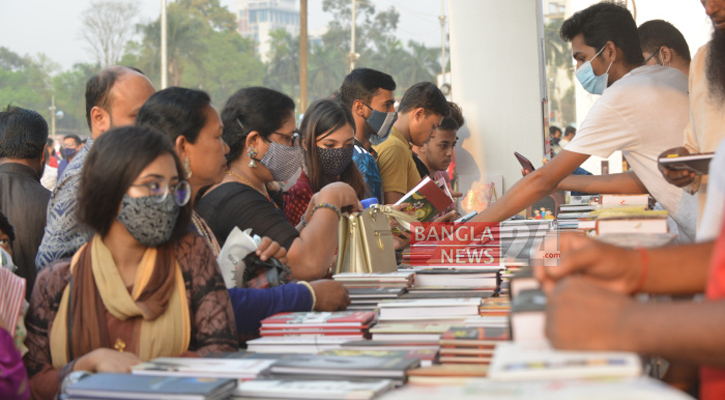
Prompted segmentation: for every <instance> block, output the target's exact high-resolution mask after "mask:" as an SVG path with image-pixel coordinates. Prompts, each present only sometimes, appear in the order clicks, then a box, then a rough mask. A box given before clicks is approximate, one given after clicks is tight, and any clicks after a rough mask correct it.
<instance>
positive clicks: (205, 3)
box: [177, 0, 237, 32]
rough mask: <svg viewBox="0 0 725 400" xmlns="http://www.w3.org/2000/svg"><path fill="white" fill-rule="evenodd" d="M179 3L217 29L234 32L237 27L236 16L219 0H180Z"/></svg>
mask: <svg viewBox="0 0 725 400" xmlns="http://www.w3.org/2000/svg"><path fill="white" fill-rule="evenodd" d="M177 4H178V5H179V7H181V8H183V9H184V10H186V11H189V12H191V13H193V14H194V15H195V17H197V18H200V19H202V20H205V21H207V22H208V23H209V25H210V26H211V27H212V28H213V29H215V30H217V31H224V32H233V31H235V30H236V29H237V18H236V16H235V15H234V14H233V13H232V12H230V11H229V10H228V9H227V8H226V7H222V6H221V5H220V4H219V0H179V1H178V3H177Z"/></svg>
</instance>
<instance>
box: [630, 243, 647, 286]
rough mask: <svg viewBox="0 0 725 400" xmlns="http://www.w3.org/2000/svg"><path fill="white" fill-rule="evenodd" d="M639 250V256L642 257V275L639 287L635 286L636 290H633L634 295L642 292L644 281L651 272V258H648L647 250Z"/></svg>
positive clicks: (639, 248) (642, 248) (638, 283)
mask: <svg viewBox="0 0 725 400" xmlns="http://www.w3.org/2000/svg"><path fill="white" fill-rule="evenodd" d="M637 250H639V254H640V255H641V256H642V273H641V274H640V276H639V281H638V282H637V286H635V287H634V290H632V294H635V293H637V292H639V291H641V290H642V286H644V280H645V279H647V272H648V270H649V257H647V250H646V249H645V248H644V247H638V248H637Z"/></svg>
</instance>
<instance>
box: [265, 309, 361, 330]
mask: <svg viewBox="0 0 725 400" xmlns="http://www.w3.org/2000/svg"><path fill="white" fill-rule="evenodd" d="M374 318H375V312H372V311H333V312H284V313H278V314H275V315H273V316H271V317H268V318H265V319H263V320H262V328H286V329H289V328H312V327H315V328H322V329H326V328H341V327H354V328H365V327H367V325H368V323H370V322H371V321H372V320H373V319H374Z"/></svg>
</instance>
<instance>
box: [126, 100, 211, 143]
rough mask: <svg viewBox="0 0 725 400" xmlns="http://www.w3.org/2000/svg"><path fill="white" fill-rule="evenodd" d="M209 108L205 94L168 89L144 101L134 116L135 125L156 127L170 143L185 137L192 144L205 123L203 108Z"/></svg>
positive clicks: (208, 101)
mask: <svg viewBox="0 0 725 400" xmlns="http://www.w3.org/2000/svg"><path fill="white" fill-rule="evenodd" d="M210 105H211V99H210V98H209V95H208V94H206V92H203V91H201V90H195V89H187V88H180V87H169V88H166V89H164V90H161V91H158V92H156V93H154V94H153V95H152V96H151V97H150V98H149V99H148V100H146V103H144V105H143V106H141V109H140V110H139V111H138V114H137V115H136V125H138V126H148V127H151V128H156V129H158V130H159V131H161V132H163V133H165V134H166V135H167V136H168V137H169V139H171V142H172V143H175V142H176V138H177V137H179V136H184V137H185V138H186V140H188V141H189V143H192V144H194V143H196V140H197V139H198V138H199V132H201V130H202V129H203V128H204V125H205V124H206V114H205V113H204V109H205V108H206V107H207V106H210Z"/></svg>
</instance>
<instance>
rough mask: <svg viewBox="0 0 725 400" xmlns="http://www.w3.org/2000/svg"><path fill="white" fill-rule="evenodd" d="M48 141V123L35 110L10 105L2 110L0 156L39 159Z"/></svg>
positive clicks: (0, 113) (0, 116)
mask: <svg viewBox="0 0 725 400" xmlns="http://www.w3.org/2000/svg"><path fill="white" fill-rule="evenodd" d="M47 143H48V123H47V122H45V119H44V118H43V117H42V116H41V115H40V114H38V113H37V112H35V111H33V110H28V109H25V108H20V107H15V106H11V105H8V106H7V108H6V109H5V110H4V111H0V158H14V159H23V160H34V159H39V158H41V157H42V156H43V149H44V148H45V145H46V144H47Z"/></svg>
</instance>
